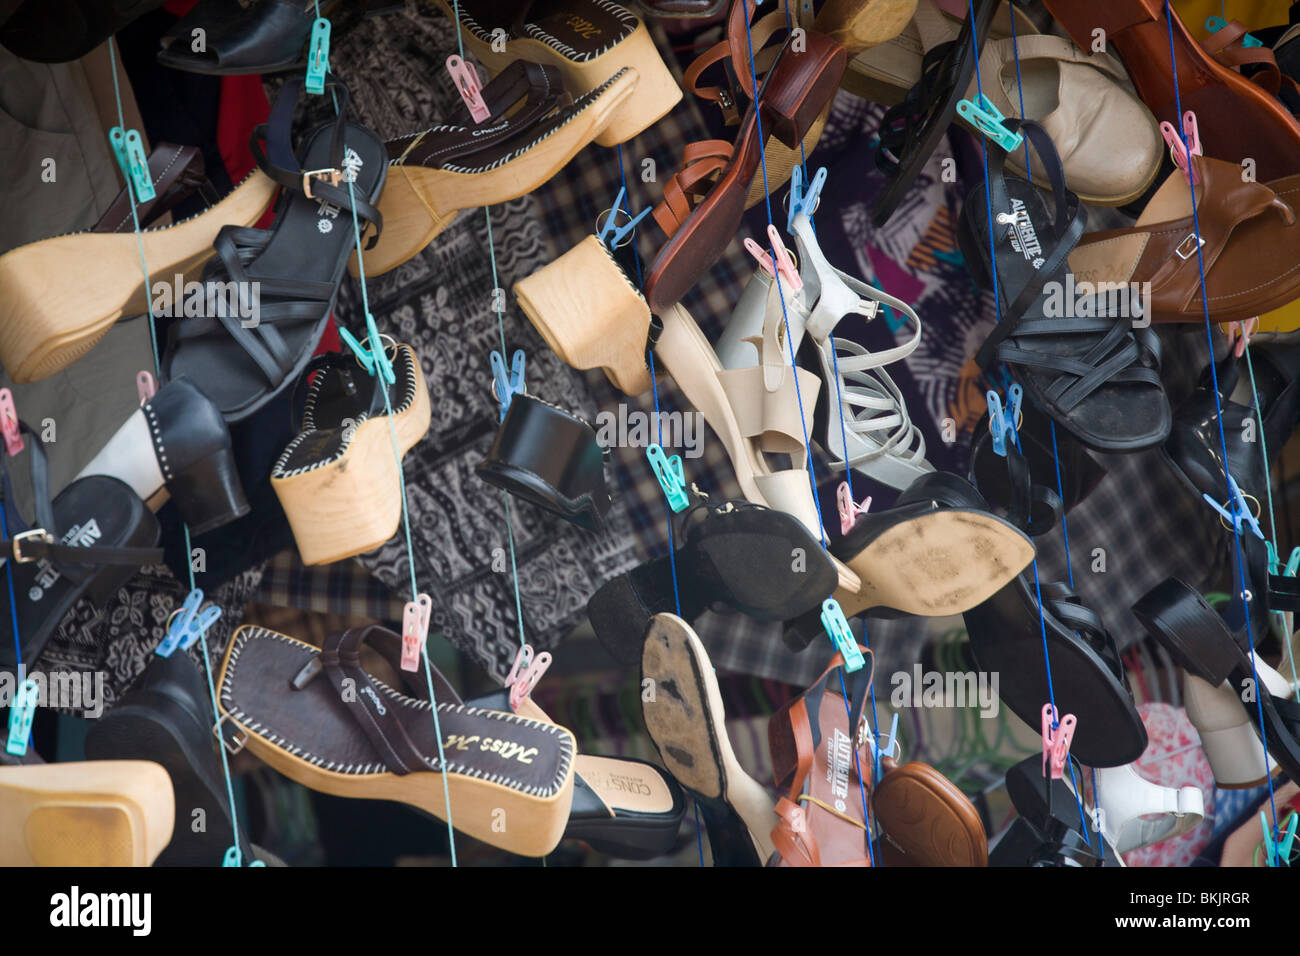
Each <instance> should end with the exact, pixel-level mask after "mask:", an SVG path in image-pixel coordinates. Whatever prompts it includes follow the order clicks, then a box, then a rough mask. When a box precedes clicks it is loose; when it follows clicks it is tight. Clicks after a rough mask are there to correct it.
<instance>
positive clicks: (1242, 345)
mask: <svg viewBox="0 0 1300 956" xmlns="http://www.w3.org/2000/svg"><path fill="white" fill-rule="evenodd" d="M1227 326H1228V341H1229V342H1231V341H1232V340H1233V339H1234V338H1235V339H1236V340H1237V344H1236V346H1235V347H1234V348H1233V350H1232V354H1233V355H1235V356H1236V357H1237V358H1241V357H1242V356H1243V355H1244V354H1246V346H1248V345H1250V339H1251V336H1253V335H1254V334H1255V330H1256V329H1258V328H1259V316H1255V317H1254V318H1253V319H1245V320H1244V321H1241V322H1229V323H1227ZM1234 332H1235V333H1237V334H1236V335H1234V334H1233V333H1234Z"/></svg>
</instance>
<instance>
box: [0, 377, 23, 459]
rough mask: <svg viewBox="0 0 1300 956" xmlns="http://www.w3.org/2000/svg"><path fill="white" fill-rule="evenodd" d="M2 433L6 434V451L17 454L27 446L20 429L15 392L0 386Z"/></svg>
mask: <svg viewBox="0 0 1300 956" xmlns="http://www.w3.org/2000/svg"><path fill="white" fill-rule="evenodd" d="M0 434H3V435H4V440H5V451H6V452H7V453H8V454H10V455H16V454H18V453H19V452H20V451H22V450H23V448H24V447H25V446H24V445H23V436H22V432H20V431H19V430H18V411H17V409H15V408H14V395H13V392H11V391H9V389H7V388H0Z"/></svg>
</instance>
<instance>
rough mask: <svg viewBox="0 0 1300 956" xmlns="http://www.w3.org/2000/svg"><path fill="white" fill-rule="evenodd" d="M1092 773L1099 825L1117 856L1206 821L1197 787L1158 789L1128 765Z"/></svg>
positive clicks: (1168, 838)
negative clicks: (1094, 780)
mask: <svg viewBox="0 0 1300 956" xmlns="http://www.w3.org/2000/svg"><path fill="white" fill-rule="evenodd" d="M1095 773H1096V775H1097V777H1096V780H1097V787H1096V792H1097V797H1098V799H1097V807H1098V809H1100V810H1101V811H1102V812H1101V815H1100V819H1099V821H1098V823H1099V824H1100V827H1101V832H1102V834H1103V835H1104V836H1105V838H1106V839H1107V840H1108V841H1109V842H1110V843H1111V844H1113V845H1114V847H1115V849H1116V851H1118V852H1120V853H1128V852H1130V851H1132V850H1138V849H1141V848H1142V847H1144V846H1151V845H1152V844H1153V843H1161V842H1163V841H1165V840H1172V839H1174V838H1175V837H1180V836H1182V835H1183V834H1184V833H1186V832H1187V831H1189V830H1194V829H1195V828H1196V827H1198V826H1200V823H1201V821H1202V820H1203V819H1205V798H1204V797H1203V796H1201V791H1200V790H1199V789H1198V788H1196V787H1177V788H1174V787H1161V786H1159V785H1157V784H1154V783H1151V782H1150V781H1149V780H1146V779H1144V778H1143V777H1141V776H1140V775H1139V774H1138V772H1137V768H1136V767H1135V766H1134V765H1133V764H1131V763H1130V764H1125V765H1124V766H1122V767H1100V768H1098V769H1097V770H1096V771H1095Z"/></svg>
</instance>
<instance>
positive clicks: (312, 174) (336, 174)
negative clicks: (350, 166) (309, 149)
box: [302, 168, 343, 199]
mask: <svg viewBox="0 0 1300 956" xmlns="http://www.w3.org/2000/svg"><path fill="white" fill-rule="evenodd" d="M313 179H328V180H329V183H330V185H331V186H337V185H338V184H339V183H341V182H342V181H343V173H342V172H341V171H340V170H337V169H333V168H327V169H305V170H303V173H302V194H303V195H304V196H306V197H307V198H308V199H315V198H316V197H315V196H313V195H312V194H311V181H312V180H313Z"/></svg>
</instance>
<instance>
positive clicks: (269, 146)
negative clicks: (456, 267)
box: [162, 77, 387, 422]
mask: <svg viewBox="0 0 1300 956" xmlns="http://www.w3.org/2000/svg"><path fill="white" fill-rule="evenodd" d="M326 85H327V86H329V87H331V88H332V89H334V90H335V91H336V93H337V94H338V97H339V101H340V102H339V114H338V118H337V119H336V120H335V121H334V122H332V123H330V124H328V125H325V126H322V127H320V128H319V129H317V130H316V131H315V132H314V133H313V134H312V135H311V136H310V137H309V138H308V140H307V142H306V144H305V145H304V146H303V148H302V151H301V154H300V155H301V157H302V159H301V160H299V159H297V158H295V156H294V153H293V151H292V149H291V148H290V139H289V132H290V124H291V120H292V116H293V108H294V104H295V103H296V102H297V99H298V94H299V91H300V90H301V88H302V80H301V79H299V78H296V77H295V78H292V79H289V80H288V81H286V82H285V84H284V86H282V87H281V88H280V92H279V93H278V94H277V95H276V98H275V104H274V106H273V107H272V109H271V118H270V120H269V121H268V123H267V124H264V125H262V126H259V127H258V128H257V129H256V130H254V131H253V136H252V139H251V141H250V143H249V146H250V148H251V149H252V151H253V156H254V158H255V159H256V160H257V163H258V166H259V167H261V169H262V170H263V172H265V173H266V174H267V175H268V176H270V177H271V178H272V179H273V180H274V181H275V182H277V183H279V184H280V185H281V186H283V187H285V189H284V193H283V195H282V197H281V199H280V202H279V203H278V204H277V206H276V212H275V219H274V221H273V222H272V223H271V226H270V228H268V229H241V228H234V227H227V228H224V229H222V231H221V232H220V233H218V234H217V238H216V241H215V243H214V246H215V248H216V255H215V256H213V258H212V259H211V260H210V261H209V262H208V264H207V266H206V267H205V268H204V270H203V279H204V284H205V293H206V298H207V307H206V308H205V314H204V315H202V316H195V317H189V316H187V317H186V318H185V319H184V320H182V321H178V322H174V323H173V324H172V326H171V329H170V330H169V336H168V343H167V351H166V353H165V354H164V355H163V360H162V368H163V374H164V375H165V376H166V377H167V378H168V379H172V378H178V377H180V376H182V375H185V376H187V377H189V378H190V379H191V380H192V381H193V382H194V384H195V385H197V386H198V387H199V388H200V389H202V391H203V393H204V394H205V395H207V396H208V397H209V398H210V399H212V401H213V403H214V404H216V406H217V407H218V408H220V409H221V413H222V414H223V415H224V416H225V418H226V421H228V422H237V421H241V420H243V419H245V418H247V417H248V416H250V415H252V414H253V413H255V412H256V411H257V410H258V409H260V408H261V407H262V406H263V405H265V404H266V403H267V402H269V401H270V400H271V399H272V398H274V397H275V396H276V395H278V394H279V393H280V392H281V391H282V390H283V389H285V388H287V387H289V386H290V385H291V384H292V383H293V382H294V381H295V380H296V379H297V377H298V376H299V375H301V374H302V371H303V369H304V368H306V366H307V363H308V361H309V360H310V359H311V356H312V352H313V351H314V350H315V348H316V344H317V342H319V341H320V337H321V334H322V333H323V331H324V329H325V324H326V323H327V322H328V321H329V317H330V313H331V312H332V310H333V308H334V301H335V299H336V298H337V296H338V290H339V283H340V282H341V281H342V279H343V269H344V267H345V266H346V265H347V260H348V256H349V255H351V252H352V250H353V248H355V245H356V238H355V237H354V230H353V216H354V215H355V216H356V220H357V222H358V226H359V228H362V229H364V228H365V224H371V225H373V226H374V227H375V234H376V235H377V234H378V233H379V231H380V230H381V229H382V226H383V217H382V216H381V215H380V213H379V211H378V210H377V209H376V208H375V207H374V203H375V202H376V201H377V200H378V198H379V194H380V192H381V191H382V190H383V188H384V179H385V174H386V168H387V167H386V166H385V162H386V158H387V157H386V154H385V152H384V147H383V144H382V143H381V142H380V141H379V139H378V137H376V136H375V134H374V133H372V132H371V131H370V130H368V129H366V128H364V127H362V126H358V125H355V124H352V123H347V122H345V120H344V119H343V117H344V115H345V113H346V108H347V99H348V96H347V89H346V87H344V86H342V85H341V84H339V83H338V82H337V81H333V80H330V81H328V82H327V84H326ZM263 137H265V138H266V147H265V149H264V148H263V146H262V142H261V141H262V139H263ZM371 242H372V244H373V237H372V239H371ZM232 288H234V289H237V290H238V291H239V294H240V298H241V299H243V298H244V297H245V296H250V295H252V294H253V292H254V290H256V292H257V300H256V301H257V303H258V304H257V308H255V309H253V310H252V312H253V314H252V316H251V319H250V318H246V317H244V316H242V315H240V314H239V311H238V310H233V309H230V308H228V307H227V304H228V298H229V294H228V290H230V289H232ZM223 290H225V291H223Z"/></svg>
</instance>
